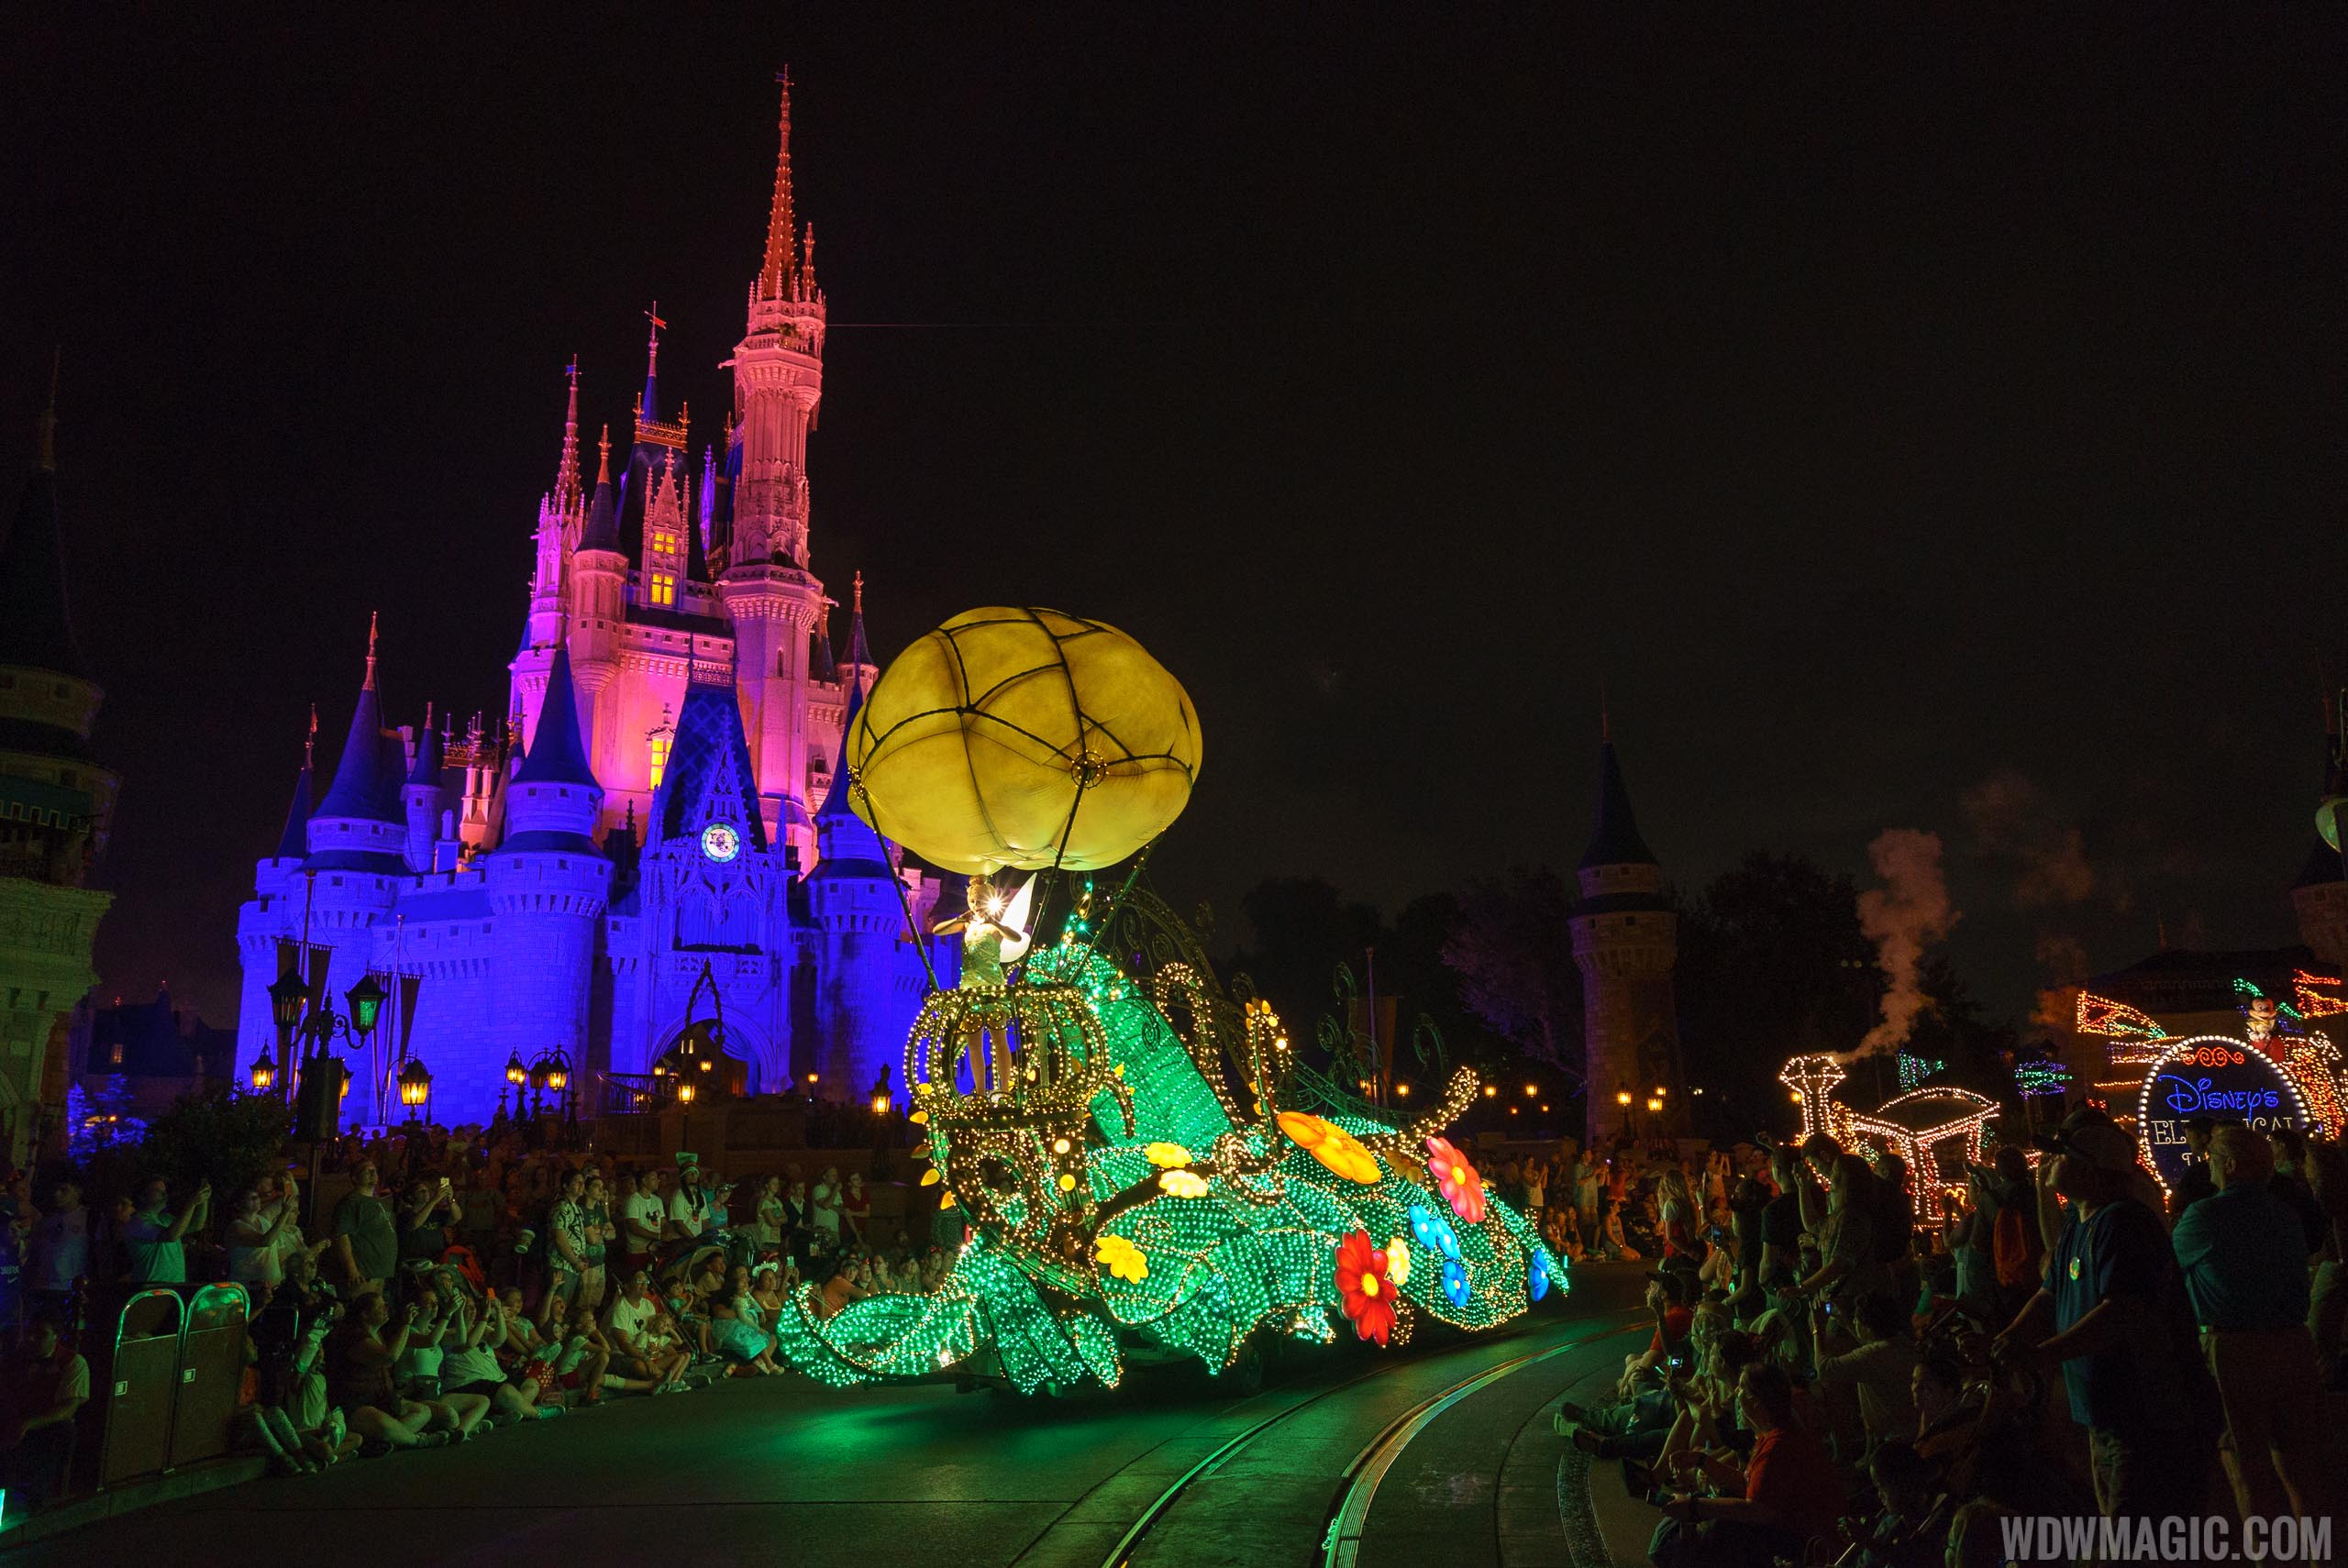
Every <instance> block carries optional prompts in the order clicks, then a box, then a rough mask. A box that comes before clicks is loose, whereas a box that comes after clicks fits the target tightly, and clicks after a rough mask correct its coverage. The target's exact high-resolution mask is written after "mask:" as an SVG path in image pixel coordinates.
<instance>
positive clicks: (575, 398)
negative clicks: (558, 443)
mask: <svg viewBox="0 0 2348 1568" xmlns="http://www.w3.org/2000/svg"><path fill="white" fill-rule="evenodd" d="M563 373H564V374H565V375H568V376H569V377H570V409H569V410H568V411H567V412H566V413H565V414H563V416H562V460H561V461H559V462H558V463H557V464H556V465H555V469H554V504H555V509H556V510H557V511H559V512H568V511H570V508H571V506H572V505H573V503H575V502H577V501H578V499H579V356H578V355H576V354H573V355H572V356H571V357H570V368H569V369H568V370H565V371H564V372H563Z"/></svg>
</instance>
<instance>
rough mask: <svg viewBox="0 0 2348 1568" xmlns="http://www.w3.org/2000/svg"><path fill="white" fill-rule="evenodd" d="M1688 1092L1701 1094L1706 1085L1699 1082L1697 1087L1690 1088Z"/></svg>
mask: <svg viewBox="0 0 2348 1568" xmlns="http://www.w3.org/2000/svg"><path fill="white" fill-rule="evenodd" d="M1688 1092H1689V1094H1701V1093H1703V1092H1704V1086H1703V1085H1701V1084H1698V1085H1697V1086H1696V1087H1695V1088H1691V1089H1689V1091H1688Z"/></svg>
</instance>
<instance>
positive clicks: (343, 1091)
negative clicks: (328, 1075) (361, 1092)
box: [334, 1073, 350, 1099]
mask: <svg viewBox="0 0 2348 1568" xmlns="http://www.w3.org/2000/svg"><path fill="white" fill-rule="evenodd" d="M334 1097H335V1099H349V1098H350V1075H349V1073H345V1074H343V1075H342V1077H341V1078H340V1079H338V1081H337V1082H336V1084H335V1089H334Z"/></svg>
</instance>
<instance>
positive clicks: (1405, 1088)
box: [1394, 1084, 1411, 1099]
mask: <svg viewBox="0 0 2348 1568" xmlns="http://www.w3.org/2000/svg"><path fill="white" fill-rule="evenodd" d="M1394 1092H1395V1093H1396V1094H1397V1095H1399V1096H1401V1098H1402V1099H1410V1098H1411V1086H1410V1085H1408V1084H1396V1085H1395V1086H1394Z"/></svg>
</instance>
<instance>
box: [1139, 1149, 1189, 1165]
mask: <svg viewBox="0 0 2348 1568" xmlns="http://www.w3.org/2000/svg"><path fill="white" fill-rule="evenodd" d="M1142 1154H1144V1155H1145V1156H1146V1157H1147V1159H1148V1160H1149V1163H1150V1164H1151V1165H1156V1166H1157V1167H1158V1168H1159V1169H1160V1170H1171V1169H1172V1168H1173V1167H1174V1166H1176V1165H1189V1164H1190V1163H1191V1151H1190V1150H1188V1149H1185V1148H1184V1147H1182V1145H1181V1144H1180V1143H1151V1144H1149V1145H1147V1146H1146V1147H1145V1148H1144V1149H1143V1150H1142Z"/></svg>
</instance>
